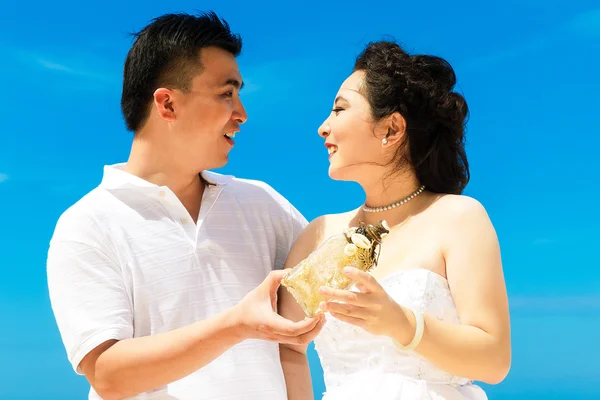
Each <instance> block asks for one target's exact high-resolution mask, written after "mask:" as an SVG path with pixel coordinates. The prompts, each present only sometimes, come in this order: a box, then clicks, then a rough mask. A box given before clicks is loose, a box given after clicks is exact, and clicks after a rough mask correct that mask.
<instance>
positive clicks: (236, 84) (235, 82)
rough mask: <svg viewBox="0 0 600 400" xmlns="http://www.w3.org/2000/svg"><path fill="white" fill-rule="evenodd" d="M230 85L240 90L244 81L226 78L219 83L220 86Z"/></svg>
mask: <svg viewBox="0 0 600 400" xmlns="http://www.w3.org/2000/svg"><path fill="white" fill-rule="evenodd" d="M230 85H231V86H233V87H234V88H236V89H238V90H242V88H243V87H244V82H240V81H239V80H237V79H227V80H226V81H225V83H223V84H222V85H221V87H224V86H230Z"/></svg>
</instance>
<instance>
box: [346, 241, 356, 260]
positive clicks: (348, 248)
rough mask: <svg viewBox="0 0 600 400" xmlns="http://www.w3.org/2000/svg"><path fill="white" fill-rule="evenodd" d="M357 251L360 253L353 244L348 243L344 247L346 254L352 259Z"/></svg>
mask: <svg viewBox="0 0 600 400" xmlns="http://www.w3.org/2000/svg"><path fill="white" fill-rule="evenodd" d="M357 251H358V248H357V247H356V245H355V244H352V243H348V244H347V245H346V246H345V247H344V254H345V255H347V256H348V257H352V256H353V255H355V254H356V252H357Z"/></svg>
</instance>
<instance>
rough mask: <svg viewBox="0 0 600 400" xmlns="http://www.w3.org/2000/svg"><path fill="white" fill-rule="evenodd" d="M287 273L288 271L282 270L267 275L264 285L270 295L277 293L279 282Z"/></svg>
mask: <svg viewBox="0 0 600 400" xmlns="http://www.w3.org/2000/svg"><path fill="white" fill-rule="evenodd" d="M287 273H288V270H284V269H276V270H273V271H271V272H269V275H267V277H266V278H265V280H264V283H265V284H266V285H267V287H268V288H269V292H270V293H273V292H276V291H277V289H278V288H279V285H281V280H282V279H283V277H284V276H285V275H286V274H287Z"/></svg>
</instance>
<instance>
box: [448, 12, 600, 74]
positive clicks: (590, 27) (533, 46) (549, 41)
mask: <svg viewBox="0 0 600 400" xmlns="http://www.w3.org/2000/svg"><path fill="white" fill-rule="evenodd" d="M565 31H571V32H575V33H578V34H581V35H590V36H591V35H594V36H600V9H595V10H588V11H586V12H583V13H581V14H578V15H576V16H575V17H573V18H569V19H567V20H565V21H564V22H563V23H562V24H558V25H557V26H556V27H555V28H554V29H552V30H549V31H545V32H540V33H539V34H537V35H534V36H530V37H524V38H522V39H521V40H519V41H518V42H515V43H514V44H513V45H512V46H508V47H505V48H497V49H494V50H493V51H491V52H490V53H488V54H484V55H482V56H479V57H474V58H471V59H468V60H465V61H464V63H463V64H462V65H459V66H460V67H462V68H463V69H465V70H475V69H479V68H482V67H486V66H489V65H493V64H496V63H498V62H502V61H507V60H511V59H516V58H519V57H523V56H527V55H528V54H530V53H534V52H540V51H542V50H545V49H549V48H551V47H552V46H555V45H556V44H557V43H559V42H562V41H565V40H568V39H567V37H566V36H565Z"/></svg>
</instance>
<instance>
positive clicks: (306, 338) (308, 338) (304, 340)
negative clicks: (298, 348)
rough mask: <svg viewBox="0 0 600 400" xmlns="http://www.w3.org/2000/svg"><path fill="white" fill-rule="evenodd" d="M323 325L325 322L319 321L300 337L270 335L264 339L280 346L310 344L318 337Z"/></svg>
mask: <svg viewBox="0 0 600 400" xmlns="http://www.w3.org/2000/svg"><path fill="white" fill-rule="evenodd" d="M324 325H325V320H321V321H319V323H318V324H317V325H316V326H315V327H314V328H313V329H312V330H310V331H309V332H306V333H304V334H302V335H300V336H285V335H278V334H271V335H268V336H267V337H266V339H267V340H270V341H272V342H278V343H282V344H293V345H303V344H309V343H310V342H312V341H313V340H314V338H316V337H317V336H318V335H319V333H321V330H322V329H323V326H324Z"/></svg>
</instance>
